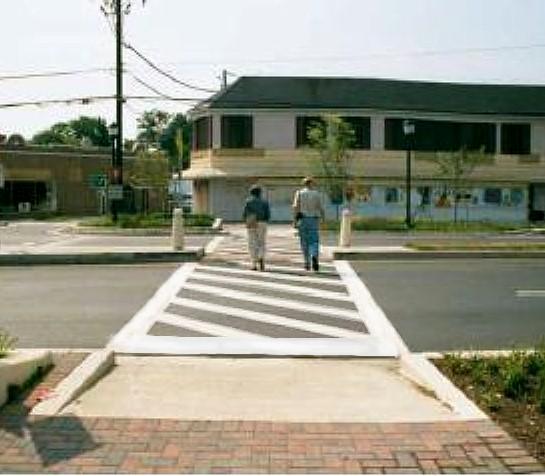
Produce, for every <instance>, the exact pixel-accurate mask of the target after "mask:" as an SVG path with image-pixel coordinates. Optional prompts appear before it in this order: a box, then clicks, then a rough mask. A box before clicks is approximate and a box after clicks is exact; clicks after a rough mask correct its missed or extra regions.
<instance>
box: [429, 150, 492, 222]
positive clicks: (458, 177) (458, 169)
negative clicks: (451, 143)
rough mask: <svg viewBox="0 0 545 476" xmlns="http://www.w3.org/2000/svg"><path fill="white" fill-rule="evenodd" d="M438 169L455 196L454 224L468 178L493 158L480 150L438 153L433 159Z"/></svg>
mask: <svg viewBox="0 0 545 476" xmlns="http://www.w3.org/2000/svg"><path fill="white" fill-rule="evenodd" d="M431 160H432V162H434V163H435V165H436V166H437V168H438V174H439V176H440V177H441V178H443V179H444V180H445V181H446V183H447V185H448V186H450V188H451V189H452V192H453V195H454V222H455V223H456V222H457V221H458V204H459V203H460V198H461V196H462V194H463V193H465V192H466V188H467V185H468V178H469V176H470V175H471V173H472V172H473V170H475V167H477V166H478V165H485V164H489V163H491V162H492V160H493V159H492V157H491V156H490V155H486V154H485V153H484V147H481V149H480V150H474V151H469V150H467V149H466V148H465V147H462V149H460V150H459V151H456V152H436V153H435V154H434V155H433V156H432V157H431Z"/></svg>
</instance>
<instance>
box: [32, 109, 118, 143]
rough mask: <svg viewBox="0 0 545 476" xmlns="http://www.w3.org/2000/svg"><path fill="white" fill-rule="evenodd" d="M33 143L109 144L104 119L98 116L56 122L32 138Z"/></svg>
mask: <svg viewBox="0 0 545 476" xmlns="http://www.w3.org/2000/svg"><path fill="white" fill-rule="evenodd" d="M32 143H33V144H39V145H50V144H62V145H71V146H81V145H83V144H85V143H89V144H91V145H93V146H95V147H107V146H109V145H110V137H109V135H108V127H107V126H106V121H105V120H104V119H102V118H100V117H88V116H80V117H79V118H78V119H74V120H72V121H69V122H58V123H56V124H54V125H53V126H51V127H50V128H49V129H46V130H45V131H42V132H39V133H37V134H36V135H35V136H34V137H33V138H32Z"/></svg>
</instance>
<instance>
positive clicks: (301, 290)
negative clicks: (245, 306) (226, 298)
mask: <svg viewBox="0 0 545 476" xmlns="http://www.w3.org/2000/svg"><path fill="white" fill-rule="evenodd" d="M191 279H198V280H200V281H212V282H213V283H227V284H235V285H236V284H240V285H243V286H248V287H254V288H262V289H272V290H277V291H284V292H288V293H292V294H301V295H305V296H312V297H318V298H323V299H331V300H335V301H350V302H351V301H352V299H351V298H350V296H348V295H347V294H343V293H338V292H335V291H324V290H323V289H316V288H307V287H304V286H291V285H289V284H281V283H268V282H263V281H254V280H252V279H244V278H233V277H231V276H225V277H221V276H217V275H214V274H208V273H202V272H198V271H197V272H195V273H194V274H193V276H191Z"/></svg>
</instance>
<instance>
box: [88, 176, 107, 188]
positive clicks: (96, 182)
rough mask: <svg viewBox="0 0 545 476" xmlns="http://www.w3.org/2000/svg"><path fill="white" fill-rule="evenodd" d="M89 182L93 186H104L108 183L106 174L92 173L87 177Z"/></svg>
mask: <svg viewBox="0 0 545 476" xmlns="http://www.w3.org/2000/svg"><path fill="white" fill-rule="evenodd" d="M87 183H88V184H89V186H90V187H91V188H104V187H106V185H107V183H108V177H107V175H106V174H91V175H89V177H88V178H87Z"/></svg>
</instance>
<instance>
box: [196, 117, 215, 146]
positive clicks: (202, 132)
mask: <svg viewBox="0 0 545 476" xmlns="http://www.w3.org/2000/svg"><path fill="white" fill-rule="evenodd" d="M211 148H212V118H211V117H199V118H198V119H197V120H196V121H195V122H193V150H206V149H211Z"/></svg>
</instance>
